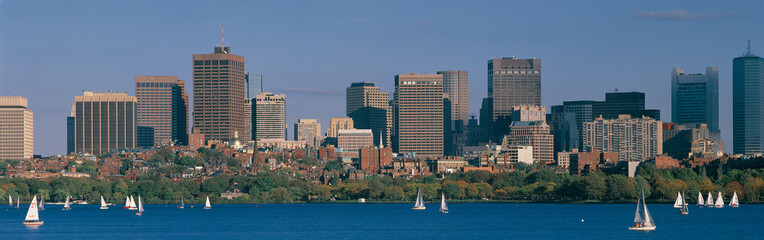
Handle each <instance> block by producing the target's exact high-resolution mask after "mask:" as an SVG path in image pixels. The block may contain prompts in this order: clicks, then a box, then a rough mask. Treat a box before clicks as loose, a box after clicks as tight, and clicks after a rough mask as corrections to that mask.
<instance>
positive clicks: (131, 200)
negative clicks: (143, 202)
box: [130, 195, 138, 210]
mask: <svg viewBox="0 0 764 240" xmlns="http://www.w3.org/2000/svg"><path fill="white" fill-rule="evenodd" d="M137 208H138V207H137V206H136V205H135V198H133V196H132V195H130V210H135V209H137Z"/></svg>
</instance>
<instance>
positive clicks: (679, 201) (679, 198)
mask: <svg viewBox="0 0 764 240" xmlns="http://www.w3.org/2000/svg"><path fill="white" fill-rule="evenodd" d="M683 202H684V200H683V199H682V193H679V192H677V193H676V201H675V202H674V208H682V203H683Z"/></svg>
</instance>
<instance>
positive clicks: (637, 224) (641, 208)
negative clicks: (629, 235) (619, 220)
mask: <svg viewBox="0 0 764 240" xmlns="http://www.w3.org/2000/svg"><path fill="white" fill-rule="evenodd" d="M629 230H637V231H651V230H655V223H654V222H653V218H652V216H650V211H649V210H647V202H645V192H644V191H642V193H641V195H640V197H639V200H637V210H636V212H635V213H634V227H629Z"/></svg>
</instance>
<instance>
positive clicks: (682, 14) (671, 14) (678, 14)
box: [634, 10, 736, 20]
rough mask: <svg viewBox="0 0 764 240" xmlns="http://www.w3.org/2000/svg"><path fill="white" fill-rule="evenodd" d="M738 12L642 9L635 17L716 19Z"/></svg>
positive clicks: (653, 18)
mask: <svg viewBox="0 0 764 240" xmlns="http://www.w3.org/2000/svg"><path fill="white" fill-rule="evenodd" d="M734 15H736V14H734V13H729V14H723V15H718V14H703V13H693V12H688V11H685V10H671V11H642V12H638V13H636V14H634V17H635V18H641V19H652V20H702V19H715V18H720V17H728V16H734Z"/></svg>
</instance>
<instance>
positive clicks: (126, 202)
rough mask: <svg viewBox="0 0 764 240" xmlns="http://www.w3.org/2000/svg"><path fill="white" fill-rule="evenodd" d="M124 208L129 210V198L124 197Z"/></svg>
mask: <svg viewBox="0 0 764 240" xmlns="http://www.w3.org/2000/svg"><path fill="white" fill-rule="evenodd" d="M125 208H130V197H125Z"/></svg>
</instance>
